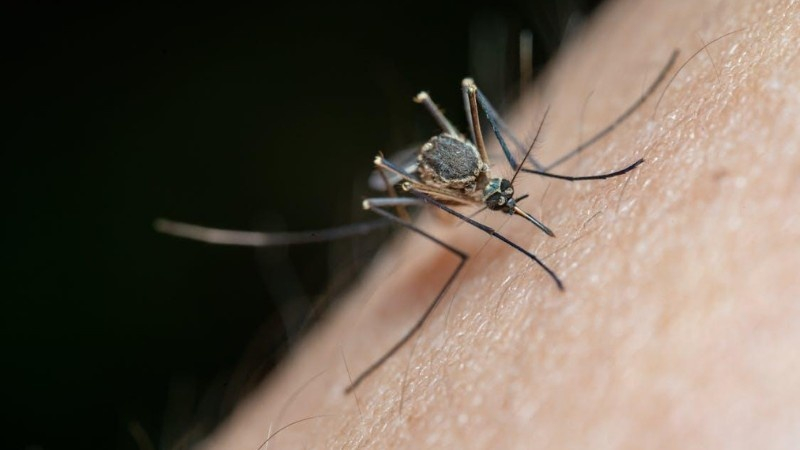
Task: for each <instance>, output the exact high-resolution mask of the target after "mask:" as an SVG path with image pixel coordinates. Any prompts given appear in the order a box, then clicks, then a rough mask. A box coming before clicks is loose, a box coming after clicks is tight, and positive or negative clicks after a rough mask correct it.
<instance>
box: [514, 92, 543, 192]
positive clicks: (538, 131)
mask: <svg viewBox="0 0 800 450" xmlns="http://www.w3.org/2000/svg"><path fill="white" fill-rule="evenodd" d="M549 112H550V105H547V109H545V110H544V115H543V116H542V121H541V122H539V128H538V129H537V130H536V135H535V136H534V137H533V142H531V146H530V147H528V151H527V152H525V157H524V158H522V162H521V163H520V164H519V165H518V166H517V168H516V170H515V171H514V176H513V177H511V184H514V180H516V179H517V175H519V171H520V170H522V166H524V165H525V161H527V160H528V156H530V154H531V152H532V151H533V146H534V145H536V141H537V140H538V139H539V133H541V132H542V127H543V126H544V121H545V120H547V114H548V113H549Z"/></svg>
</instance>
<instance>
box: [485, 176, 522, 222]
mask: <svg viewBox="0 0 800 450" xmlns="http://www.w3.org/2000/svg"><path fill="white" fill-rule="evenodd" d="M483 202H484V203H485V204H486V207H487V208H489V209H491V210H492V211H503V212H505V213H509V214H513V212H514V206H515V205H516V201H514V186H512V185H511V182H510V181H508V180H506V179H505V178H492V179H491V180H489V182H488V183H486V187H485V188H483Z"/></svg>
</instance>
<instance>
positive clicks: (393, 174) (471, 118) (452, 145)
mask: <svg viewBox="0 0 800 450" xmlns="http://www.w3.org/2000/svg"><path fill="white" fill-rule="evenodd" d="M676 58H677V51H675V52H673V54H672V56H671V57H670V59H669V61H668V62H667V64H666V65H665V66H664V68H663V69H662V70H661V72H660V73H659V75H658V77H657V78H656V79H655V80H654V81H653V82H652V84H651V85H650V87H649V88H648V89H647V90H646V91H645V92H644V93H643V94H642V95H641V96H640V97H639V98H638V99H637V100H636V101H635V102H634V103H633V104H632V105H631V106H630V107H629V108H628V109H627V110H625V111H624V112H623V113H622V114H621V115H620V116H619V117H618V118H617V119H616V120H615V121H614V122H612V123H611V124H609V125H608V126H606V127H605V128H603V129H602V130H600V131H599V132H598V133H597V134H595V135H594V136H592V137H591V138H589V139H588V140H587V141H586V142H584V143H582V144H581V145H579V146H578V147H576V148H575V149H573V150H571V151H570V152H567V153H566V154H564V155H563V156H562V157H561V158H559V159H558V160H556V161H555V162H553V163H551V164H549V165H542V164H540V163H538V162H537V161H535V160H533V159H532V158H530V154H531V151H532V150H533V148H534V145H535V144H536V141H537V138H538V136H539V132H540V131H541V129H542V125H543V124H544V121H545V118H546V116H547V112H545V114H544V116H543V117H542V120H541V122H540V124H539V128H538V130H537V132H536V136H535V137H534V139H533V142H532V143H531V144H530V146H528V147H527V149H526V148H525V147H524V146H522V144H520V143H519V141H517V140H516V139H515V138H514V137H513V135H512V134H511V133H509V132H508V127H507V126H506V125H505V124H504V123H503V121H502V120H501V119H500V117H499V115H498V114H497V113H496V112H495V110H494V108H493V107H492V106H491V103H489V101H488V99H486V97H485V96H484V95H483V94H482V93H481V92H480V90H478V88H477V86H476V85H475V83H474V82H473V81H472V80H471V79H465V80H464V81H463V82H462V94H463V97H464V105H465V112H466V114H467V118H468V120H467V123H468V124H469V138H467V137H465V136H464V135H462V134H461V133H459V131H458V130H457V129H456V128H455V127H454V126H453V125H452V124H451V123H450V121H449V120H448V119H447V118H446V117H445V116H444V114H443V113H442V112H441V111H440V110H439V108H438V107H437V106H436V104H435V103H434V102H433V101H432V100H431V98H430V96H429V95H428V94H427V93H426V92H421V93H420V94H418V95H417V96H416V97H415V98H414V100H415V101H416V102H417V103H420V104H422V105H423V106H424V107H425V108H426V109H427V110H428V112H429V113H430V114H431V116H432V117H433V119H434V120H435V121H436V122H437V123H438V125H439V127H440V128H441V130H442V132H441V133H440V134H437V135H435V136H433V137H432V138H430V139H429V140H428V141H427V142H426V143H425V144H423V145H422V146H421V147H420V148H419V149H418V153H417V157H416V160H415V162H413V163H409V164H404V165H398V164H395V163H392V162H391V161H389V160H387V159H385V158H384V157H383V156H381V155H378V156H377V157H375V160H374V165H375V168H376V171H377V172H378V174H379V176H380V179H381V180H382V182H381V183H382V184H383V187H384V188H385V189H386V191H387V192H388V195H387V196H384V197H375V198H368V199H366V200H364V201H363V203H362V204H363V207H364V209H365V210H369V211H372V212H373V213H375V214H377V215H379V216H381V217H382V218H384V219H385V222H384V223H395V224H398V225H401V226H403V227H404V228H406V229H408V230H410V231H412V232H414V233H417V234H419V235H420V236H422V237H425V238H426V239H428V240H430V241H431V242H433V243H435V244H437V245H439V246H440V247H442V248H444V249H445V250H447V251H449V252H451V253H452V254H454V255H455V256H456V257H458V258H459V263H458V265H457V267H456V268H455V269H454V271H453V273H452V274H451V275H450V277H449V278H448V279H447V282H446V283H445V284H444V286H442V288H441V289H440V291H439V293H438V294H437V295H436V297H435V298H434V299H433V300H432V301H431V303H430V304H429V305H428V307H427V308H426V309H425V311H424V312H423V314H422V316H421V317H420V318H419V319H418V320H417V321H416V322H415V323H414V325H413V326H412V327H411V329H410V330H409V331H408V332H406V334H405V335H404V336H403V337H402V338H401V339H400V340H398V341H397V343H396V344H395V345H394V346H392V347H391V348H390V349H389V350H387V351H386V352H385V353H384V354H383V355H382V356H381V357H380V358H378V359H377V360H376V361H375V362H373V363H372V364H371V365H369V366H368V367H367V368H366V369H363V370H362V372H361V373H360V374H359V375H358V376H357V377H355V378H354V379H353V380H352V381H351V383H350V385H349V386H347V387H346V389H345V392H351V391H352V390H353V389H355V388H356V387H358V386H359V385H360V384H361V383H362V382H363V381H364V380H365V379H367V378H368V377H369V376H370V375H371V374H372V373H374V372H375V371H376V370H377V369H378V368H380V367H381V366H382V365H383V363H385V362H386V361H387V360H388V359H390V358H391V357H392V356H393V355H394V354H395V353H396V352H397V351H398V350H400V349H401V348H402V347H403V346H404V345H405V344H406V343H407V342H408V341H409V340H410V339H411V338H412V337H413V336H414V335H415V334H416V333H417V332H418V331H419V330H420V329H421V328H422V326H423V325H424V324H425V322H426V321H427V319H428V318H429V317H430V315H431V313H432V312H433V311H434V310H435V309H436V307H437V305H438V304H439V303H440V302H441V300H442V298H443V297H444V295H445V293H446V292H447V291H448V289H449V288H450V286H451V285H452V284H453V282H454V280H455V279H456V278H457V277H458V275H459V273H460V272H461V270H462V268H463V267H464V265H465V264H466V262H467V260H468V259H469V255H467V254H466V253H465V252H463V251H461V250H459V249H457V248H455V247H453V246H451V245H450V244H448V243H446V242H444V241H442V240H441V239H439V238H436V237H435V236H433V235H431V234H429V233H428V232H426V231H425V230H423V229H421V228H419V227H418V226H417V225H415V224H414V223H413V222H411V221H410V219H409V218H408V217H407V215H406V214H405V210H404V209H403V208H405V207H407V206H416V205H422V206H426V205H427V206H433V207H435V208H437V209H439V210H441V211H444V212H445V213H448V214H451V215H453V216H455V217H456V218H458V219H459V220H462V221H463V222H466V223H468V224H469V225H471V226H473V227H475V228H477V229H479V230H481V231H483V232H484V233H486V234H488V235H489V236H491V237H492V238H495V239H498V240H500V241H501V242H503V243H505V244H506V245H508V246H510V247H511V248H513V249H514V250H516V251H518V252H519V253H521V254H522V255H524V256H525V257H527V258H529V259H530V260H532V261H533V262H535V263H536V264H537V265H538V266H539V267H540V268H541V269H542V270H544V271H545V272H546V273H547V275H548V276H549V277H550V278H551V279H552V280H553V282H554V283H555V284H556V287H557V288H558V289H559V290H563V289H564V285H563V283H562V281H561V280H560V278H559V277H558V275H556V273H555V272H554V271H553V270H551V269H550V268H549V267H548V266H547V265H546V264H545V263H544V262H543V261H542V260H540V259H539V258H538V257H537V256H536V255H535V254H533V253H531V252H530V251H528V250H526V249H524V248H522V247H521V246H520V245H518V244H516V243H515V242H513V241H512V240H510V239H509V238H507V237H505V236H503V235H502V234H500V233H499V232H498V231H497V230H495V229H493V228H491V227H489V226H487V225H484V224H483V223H480V222H479V221H477V220H475V219H473V218H472V217H470V216H467V215H465V214H462V213H460V212H459V211H457V210H455V209H453V208H452V207H453V206H473V207H478V208H481V209H489V210H491V211H498V212H501V213H504V214H507V215H516V216H520V217H522V218H523V219H525V220H526V221H528V222H530V223H531V224H533V225H534V226H536V227H537V228H539V229H540V230H541V231H543V232H544V233H545V234H547V235H548V236H551V237H554V236H555V233H553V231H552V230H550V228H548V227H547V226H546V225H545V224H543V223H542V222H541V221H539V220H538V219H536V218H535V217H533V216H532V215H531V214H529V213H528V212H526V211H524V210H523V209H521V208H520V207H519V205H518V202H519V201H520V200H521V199H522V198H524V197H526V195H523V196H519V197H515V192H514V181H515V180H516V178H517V176H518V175H519V174H520V172H526V173H532V174H536V175H540V176H544V177H549V178H554V179H560V180H566V181H584V180H602V179H607V178H612V177H616V176H620V175H623V174H626V173H628V172H630V171H631V170H634V169H635V168H636V167H638V166H639V165H640V164H641V163H642V162H643V160H642V159H639V160H637V161H635V162H634V163H632V164H630V165H628V166H627V167H624V168H622V169H620V170H616V171H613V172H608V173H603V174H598V175H590V176H577V177H576V176H568V175H559V174H554V173H551V172H549V171H550V170H551V169H553V168H555V167H557V166H559V165H560V164H562V163H564V162H565V161H567V160H569V159H571V158H573V157H575V156H576V155H578V154H580V153H581V152H582V151H584V150H585V149H586V148H587V147H589V146H590V145H591V144H593V143H595V142H597V141H598V140H599V139H600V138H601V137H603V136H605V135H607V134H608V133H610V132H611V131H612V130H613V129H614V128H616V127H617V126H618V125H619V124H620V123H622V122H623V121H624V120H625V119H627V118H628V117H629V116H630V115H631V114H633V112H635V111H636V110H637V109H638V108H639V107H640V106H641V105H642V104H643V103H644V102H645V101H646V100H647V98H649V97H650V96H651V95H652V94H653V93H654V92H655V90H656V88H657V87H658V86H659V85H660V84H661V82H662V81H663V80H664V78H665V77H666V74H667V73H668V72H669V70H670V68H671V67H672V66H673V64H674V62H675V60H676ZM481 110H482V111H483V113H484V116H485V117H486V119H487V120H488V122H489V124H490V127H491V129H492V131H493V134H494V136H495V137H496V138H497V140H498V142H499V144H500V147H501V149H502V152H503V155H504V157H505V158H506V160H507V161H508V164H509V166H510V167H511V168H512V169H513V170H514V175H513V176H512V177H511V178H510V179H506V178H502V177H495V176H493V175H492V173H491V170H490V167H491V163H490V160H489V156H488V153H487V151H486V146H485V144H484V140H483V135H482V133H481V124H480V120H479V115H480V111H481ZM504 135H505V137H504ZM506 138H508V139H509V140H510V141H511V142H512V144H513V145H514V146H515V147H516V148H517V149H518V152H524V157H523V158H522V160H521V161H519V162H517V160H516V158H515V157H514V155H513V154H512V152H511V150H510V148H509V146H508V144H507V142H506ZM527 162H530V163H531V164H532V165H533V168H528V167H524V166H525V164H526V163H527ZM372 181H374V180H372ZM395 186H397V187H399V193H398V192H396V190H395V189H394V187H395ZM398 194H402V196H401V195H398ZM393 210H394V211H393ZM375 226H376V225H375V224H372V223H368V224H353V225H351V226H347V227H338V228H335V229H330V230H321V231H317V232H314V233H313V234H312V235H310V236H307V237H304V236H303V235H302V233H280V234H279V235H275V234H273V233H257V234H260V235H262V236H263V238H261V239H259V238H258V236H256V235H255V234H254V233H252V232H239V231H233V230H219V229H210V228H206V229H205V231H204V227H199V226H197V225H190V224H185V223H180V222H173V221H169V220H165V219H159V220H158V221H156V228H157V229H158V230H159V231H161V232H164V233H168V234H172V235H176V236H180V237H185V238H190V239H194V240H200V241H205V242H212V243H224V244H233V245H250V246H269V245H289V244H297V243H307V242H319V241H322V240H331V239H338V238H342V237H346V236H352V235H358V234H364V233H366V232H369V231H371V230H372V229H374V228H375ZM239 233H246V234H239ZM240 239H241V240H240Z"/></svg>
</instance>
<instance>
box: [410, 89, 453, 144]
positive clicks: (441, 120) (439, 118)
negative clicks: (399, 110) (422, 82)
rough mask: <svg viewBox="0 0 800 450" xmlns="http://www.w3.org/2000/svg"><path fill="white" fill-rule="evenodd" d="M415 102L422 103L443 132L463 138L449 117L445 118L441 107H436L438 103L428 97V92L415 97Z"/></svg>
mask: <svg viewBox="0 0 800 450" xmlns="http://www.w3.org/2000/svg"><path fill="white" fill-rule="evenodd" d="M414 101H415V102H417V103H421V104H422V105H423V106H424V107H425V108H426V109H427V110H428V112H429V113H431V116H433V119H434V120H435V121H436V123H437V124H439V127H440V128H441V129H442V131H444V132H445V133H447V134H449V135H451V136H454V137H461V135H460V133H459V132H458V130H457V129H456V127H454V126H453V124H452V123H450V121H449V120H447V117H445V115H444V114H443V113H442V111H441V110H440V109H439V107H438V106H436V103H433V100H431V96H430V95H428V93H427V92H425V91H422V92H420V93H419V94H417V95H416V97H414Z"/></svg>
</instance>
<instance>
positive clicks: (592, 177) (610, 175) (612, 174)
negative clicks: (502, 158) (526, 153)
mask: <svg viewBox="0 0 800 450" xmlns="http://www.w3.org/2000/svg"><path fill="white" fill-rule="evenodd" d="M643 162H644V158H639V159H638V160H637V161H636V162H635V163H633V164H631V165H629V166H627V167H625V168H622V169H620V170H615V171H614V172H609V173H602V174H599V175H588V176H582V177H571V176H567V175H557V174H554V173H550V172H543V171H540V170H533V169H522V171H523V172H526V173H533V174H536V175H541V176H543V177H547V178H556V179H559V180H567V181H584V180H605V179H607V178H613V177H618V176H620V175H625V174H626V173H628V172H630V171H631V170H633V169H635V168H637V167H639V165H640V164H642V163H643Z"/></svg>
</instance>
